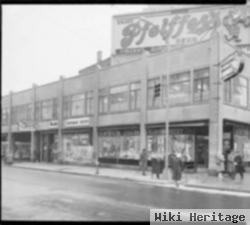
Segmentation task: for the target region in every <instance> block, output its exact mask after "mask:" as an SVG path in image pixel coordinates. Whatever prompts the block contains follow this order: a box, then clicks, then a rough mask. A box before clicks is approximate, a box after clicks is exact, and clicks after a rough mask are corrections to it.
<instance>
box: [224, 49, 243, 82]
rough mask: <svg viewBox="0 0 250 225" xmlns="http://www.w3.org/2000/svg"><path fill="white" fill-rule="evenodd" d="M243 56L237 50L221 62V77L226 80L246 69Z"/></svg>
mask: <svg viewBox="0 0 250 225" xmlns="http://www.w3.org/2000/svg"><path fill="white" fill-rule="evenodd" d="M244 65H245V64H244V61H243V58H242V57H241V56H240V55H239V54H238V53H237V52H235V53H234V54H231V55H229V56H228V57H226V58H225V59H224V60H222V62H221V78H222V80H224V81H226V80H228V79H230V78H233V77H235V76H237V75H238V74H240V73H241V72H242V71H243V69H244Z"/></svg>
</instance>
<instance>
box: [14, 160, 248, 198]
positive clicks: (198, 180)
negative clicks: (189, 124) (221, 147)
mask: <svg viewBox="0 0 250 225" xmlns="http://www.w3.org/2000/svg"><path fill="white" fill-rule="evenodd" d="M12 166H13V167H19V168H26V169H36V170H44V171H51V172H60V173H69V174H77V175H91V176H97V175H96V168H95V167H91V166H74V165H59V164H49V163H31V162H15V163H14V164H13V165H12ZM98 176H102V177H110V178H117V179H127V180H131V181H137V182H142V183H148V184H152V185H161V186H168V187H174V183H173V182H172V180H171V179H170V180H165V179H160V180H158V179H156V178H152V177H151V173H150V172H147V175H146V176H142V174H141V172H140V171H139V170H126V169H117V168H105V167H101V168H100V169H99V175H98ZM182 187H183V188H184V189H188V188H193V189H205V190H215V191H230V192H234V193H245V194H249V196H250V173H245V178H244V181H242V182H240V178H239V177H236V179H235V180H231V179H230V178H227V177H225V178H223V179H219V178H218V177H212V176H209V175H208V174H207V173H205V172H203V173H193V174H187V173H185V174H184V175H183V179H182Z"/></svg>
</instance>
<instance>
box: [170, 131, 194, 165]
mask: <svg viewBox="0 0 250 225" xmlns="http://www.w3.org/2000/svg"><path fill="white" fill-rule="evenodd" d="M193 133H194V132H193V130H192V129H181V128H178V129H171V130H170V143H169V145H170V152H175V153H176V152H177V153H181V154H182V155H183V156H185V158H186V160H187V161H195V135H194V134H193Z"/></svg>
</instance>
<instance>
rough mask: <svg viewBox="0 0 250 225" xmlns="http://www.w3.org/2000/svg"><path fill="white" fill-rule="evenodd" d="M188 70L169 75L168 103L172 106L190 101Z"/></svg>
mask: <svg viewBox="0 0 250 225" xmlns="http://www.w3.org/2000/svg"><path fill="white" fill-rule="evenodd" d="M190 83H191V82H190V72H184V73H178V74H172V75H170V82H169V104H170V105H172V106H175V105H180V104H186V103H190V99H191V93H190V86H191V85H190Z"/></svg>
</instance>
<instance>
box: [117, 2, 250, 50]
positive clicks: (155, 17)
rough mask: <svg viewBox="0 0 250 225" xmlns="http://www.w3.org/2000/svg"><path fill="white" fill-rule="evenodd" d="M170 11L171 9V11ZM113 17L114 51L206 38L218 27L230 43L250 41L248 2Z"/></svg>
mask: <svg viewBox="0 0 250 225" xmlns="http://www.w3.org/2000/svg"><path fill="white" fill-rule="evenodd" d="M170 13H171V12H170ZM170 13H169V11H168V12H166V13H163V12H161V13H158V14H157V13H153V14H145V13H141V14H137V15H127V16H116V17H113V46H112V52H113V53H130V52H139V51H140V49H142V48H146V49H147V50H149V51H151V49H155V48H157V47H159V46H166V45H168V46H183V45H188V44H193V43H196V42H199V41H204V40H208V39H209V38H210V37H211V35H212V34H213V33H214V32H216V31H219V32H221V33H222V36H223V37H224V38H225V39H226V40H227V41H228V42H230V43H231V44H233V45H239V44H249V43H250V6H238V7H223V8H218V6H216V8H210V9H205V8H204V9H199V10H195V11H194V10H193V11H192V10H189V11H186V12H185V13H183V12H182V13H171V14H170Z"/></svg>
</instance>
